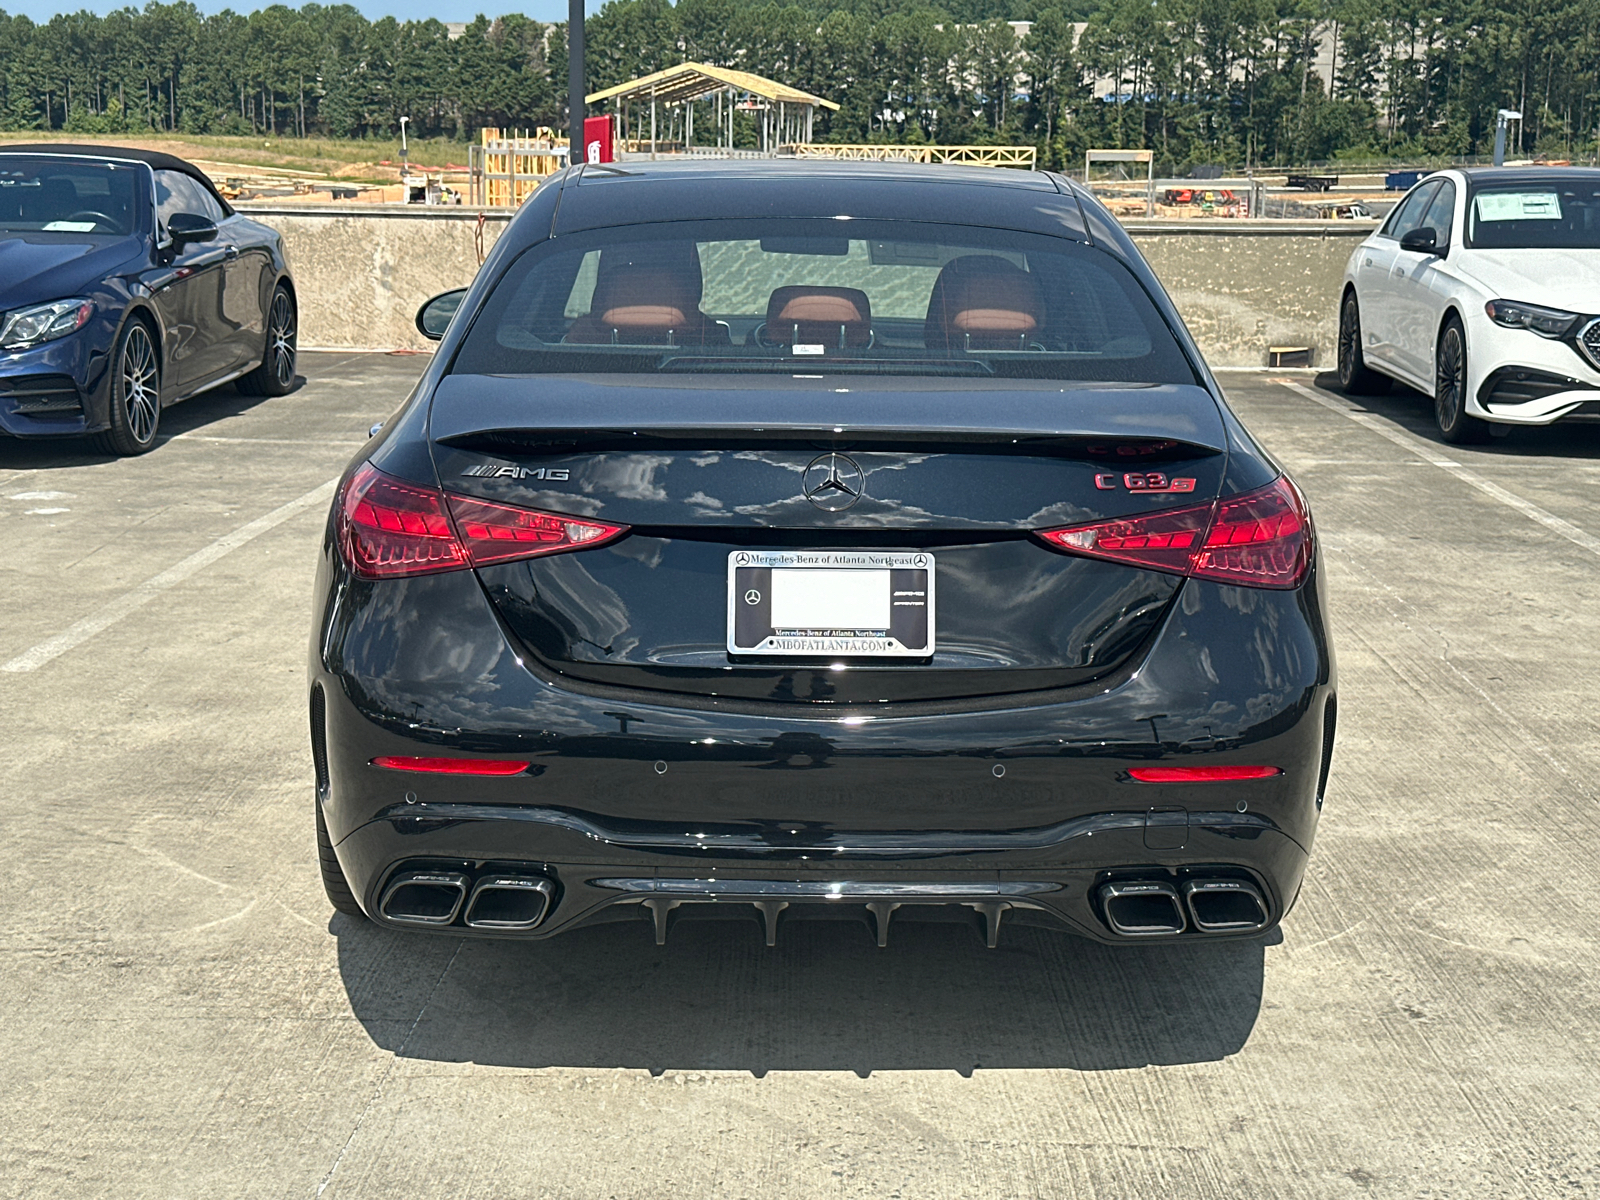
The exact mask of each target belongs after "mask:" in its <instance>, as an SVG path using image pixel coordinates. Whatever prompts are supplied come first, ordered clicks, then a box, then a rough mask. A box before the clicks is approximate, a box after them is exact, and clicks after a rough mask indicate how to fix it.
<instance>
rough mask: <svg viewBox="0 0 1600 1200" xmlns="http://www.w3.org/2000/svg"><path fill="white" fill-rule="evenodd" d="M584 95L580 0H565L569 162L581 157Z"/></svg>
mask: <svg viewBox="0 0 1600 1200" xmlns="http://www.w3.org/2000/svg"><path fill="white" fill-rule="evenodd" d="M586 95H588V93H587V92H586V91H585V90H584V87H583V0H567V116H568V121H569V123H570V124H571V126H572V148H571V149H570V150H569V151H568V152H567V164H568V165H569V166H575V165H576V164H578V163H581V162H582V161H583V160H584V146H583V115H584V113H585V112H587V111H588V104H587V102H586V101H585V100H584V97H585V96H586Z"/></svg>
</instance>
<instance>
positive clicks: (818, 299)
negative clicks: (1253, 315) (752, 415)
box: [452, 220, 1195, 383]
mask: <svg viewBox="0 0 1600 1200" xmlns="http://www.w3.org/2000/svg"><path fill="white" fill-rule="evenodd" d="M452 370H453V371H455V372H457V373H465V374H541V373H552V372H554V373H572V372H579V373H589V372H606V373H613V372H623V373H627V372H640V373H652V372H677V371H691V372H693V371H702V372H704V371H710V372H719V373H722V372H749V373H762V372H783V373H789V374H806V373H811V372H849V373H855V374H861V373H867V374H896V375H919V374H928V375H975V376H977V375H981V376H1000V377H1011V378H1030V379H1064V380H1089V381H1095V380H1098V381H1106V382H1136V383H1193V382H1195V376H1194V372H1193V370H1192V369H1191V368H1190V366H1189V364H1188V362H1187V360H1186V359H1185V357H1184V355H1183V353H1182V351H1181V350H1180V349H1179V347H1178V344H1177V341H1176V339H1175V338H1174V337H1173V335H1172V332H1171V330H1170V329H1168V328H1167V326H1166V324H1165V322H1164V321H1163V320H1162V319H1161V316H1160V314H1159V313H1158V312H1157V311H1156V308H1155V305H1154V304H1153V303H1152V302H1151V300H1150V298H1149V296H1147V295H1146V294H1145V293H1144V291H1143V289H1142V288H1141V287H1140V286H1139V284H1138V282H1137V280H1135V279H1134V277H1133V275H1132V274H1131V273H1130V272H1129V271H1128V270H1127V269H1126V268H1125V267H1123V266H1122V265H1121V264H1120V263H1119V262H1118V261H1117V260H1116V259H1114V258H1112V257H1111V256H1110V255H1108V254H1105V253H1103V252H1102V251H1098V250H1095V249H1092V248H1090V247H1086V246H1082V245H1079V244H1077V243H1075V242H1070V241H1066V240H1064V239H1060V238H1050V237H1040V236H1034V235H1029V234H1020V233H1010V232H1004V231H995V230H986V229H974V228H963V227H952V226H948V225H918V224H909V223H897V222H868V221H795V220H783V221H765V222H762V221H746V222H728V221H722V222H715V223H704V224H702V223H687V222H686V223H676V224H671V225H657V226H634V227H629V228H626V229H617V230H606V231H598V232H593V233H588V234H576V235H571V236H565V237H561V238H557V239H554V240H552V241H549V242H545V243H542V244H540V245H538V246H535V247H532V248H531V249H529V250H528V251H526V252H525V253H524V254H522V255H521V257H519V258H518V259H517V260H516V261H515V262H514V263H513V264H512V265H511V267H510V269H509V270H507V272H506V273H505V275H504V276H503V277H502V278H501V280H500V282H499V283H498V285H497V286H496V287H495V289H494V291H493V293H492V294H491V295H490V297H489V300H488V302H487V304H486V305H485V306H484V310H483V312H482V313H481V314H480V315H479V316H478V317H477V319H476V320H475V321H474V323H473V326H472V329H471V331H470V332H469V333H468V335H467V338H466V340H465V342H464V344H463V346H462V349H461V351H460V353H459V355H458V356H457V358H456V361H455V363H454V364H453V367H452Z"/></svg>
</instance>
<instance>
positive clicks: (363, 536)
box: [339, 463, 628, 579]
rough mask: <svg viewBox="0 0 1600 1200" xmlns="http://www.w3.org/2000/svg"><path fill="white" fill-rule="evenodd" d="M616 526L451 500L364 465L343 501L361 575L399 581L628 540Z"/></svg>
mask: <svg viewBox="0 0 1600 1200" xmlns="http://www.w3.org/2000/svg"><path fill="white" fill-rule="evenodd" d="M627 531H628V527H627V526H626V525H611V524H607V523H606V522H603V521H591V520H588V519H586V518H583V517H572V516H566V515H564V514H561V513H545V512H539V511H537V510H535V509H530V508H515V507H513V506H511V505H509V504H491V503H489V502H488V501H485V500H475V499H472V498H470V497H467V496H456V495H447V494H446V493H445V492H443V491H440V490H439V489H438V488H429V487H421V486H419V485H417V484H414V483H405V482H403V481H402V480H399V479H395V478H393V477H392V476H389V475H385V474H384V473H383V472H382V471H380V470H378V469H377V468H376V467H374V466H373V465H372V464H371V463H363V464H362V465H361V467H360V468H359V469H358V470H357V471H356V473H355V474H354V475H352V476H351V477H350V478H349V480H348V481H346V483H345V486H344V492H343V494H342V496H341V498H340V501H339V544H340V547H341V548H342V550H343V552H344V556H345V560H346V561H347V562H349V564H350V565H351V567H352V568H353V569H354V570H355V572H356V574H357V575H360V576H362V577H364V578H366V579H393V578H399V577H403V576H407V575H428V574H432V573H434V572H437V571H461V570H465V569H467V568H468V567H484V566H489V565H491V564H493V563H502V562H510V561H512V560H513V559H519V558H534V557H536V556H538V555H541V554H556V553H559V552H560V551H563V550H578V549H583V548H587V547H590V546H598V545H602V544H604V543H605V542H609V541H612V540H613V539H615V538H618V537H621V536H622V535H623V534H624V533H626V532H627Z"/></svg>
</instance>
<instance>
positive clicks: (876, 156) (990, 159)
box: [782, 142, 1039, 171]
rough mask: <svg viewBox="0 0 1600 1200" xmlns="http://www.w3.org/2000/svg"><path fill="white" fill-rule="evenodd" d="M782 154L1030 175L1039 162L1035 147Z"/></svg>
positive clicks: (796, 149)
mask: <svg viewBox="0 0 1600 1200" xmlns="http://www.w3.org/2000/svg"><path fill="white" fill-rule="evenodd" d="M782 149H783V150H784V151H786V152H788V153H790V154H793V155H794V157H795V158H846V159H854V160H857V161H861V162H906V163H949V164H955V165H966V166H973V167H1020V168H1022V169H1023V170H1025V171H1031V170H1033V168H1034V165H1035V163H1037V161H1038V158H1039V151H1038V149H1037V148H1036V147H1034V146H879V145H869V144H866V143H859V144H847V143H840V144H837V145H834V144H831V143H828V142H801V143H799V144H797V145H793V146H786V147H783V148H782Z"/></svg>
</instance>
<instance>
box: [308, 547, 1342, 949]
mask: <svg viewBox="0 0 1600 1200" xmlns="http://www.w3.org/2000/svg"><path fill="white" fill-rule="evenodd" d="M321 583H322V589H321V592H320V594H321V595H322V596H323V597H324V606H323V611H322V614H321V616H320V618H319V622H318V626H317V631H316V639H315V642H314V644H313V655H312V664H311V682H312V688H313V703H312V709H313V742H314V748H315V749H316V750H317V754H316V758H317V761H318V763H319V770H318V773H319V778H318V788H319V803H321V804H322V805H323V811H324V814H325V817H326V820H327V824H328V827H329V829H330V833H331V836H332V839H333V841H334V843H335V851H336V854H337V856H338V858H339V861H340V864H341V866H342V867H343V869H344V871H345V874H346V877H347V879H348V881H349V883H350V885H351V888H352V890H353V891H354V892H355V894H356V896H357V897H358V899H359V901H360V903H361V904H362V907H363V908H364V910H365V911H366V912H367V913H368V914H369V915H370V916H373V917H374V919H377V920H380V921H385V922H386V923H391V924H402V925H406V924H410V925H411V927H418V928H432V929H437V930H440V931H446V932H453V933H460V934H473V933H485V934H488V933H493V934H497V935H500V936H525V937H547V936H550V935H552V934H555V933H558V932H561V931H562V930H565V929H569V928H571V927H573V926H574V925H577V924H581V923H584V922H587V921H591V920H596V919H607V918H609V917H614V916H618V915H633V916H635V917H637V918H638V919H641V920H644V919H650V920H653V921H657V922H658V932H663V933H664V931H665V925H664V922H665V921H666V920H667V919H668V917H667V916H666V915H664V914H679V915H681V912H682V911H687V910H689V909H690V908H696V909H698V908H699V906H716V905H723V906H728V905H733V906H735V908H736V909H737V910H738V911H741V912H745V913H751V912H760V913H762V914H763V915H766V916H769V917H773V916H774V914H775V913H776V912H777V911H779V909H780V908H781V909H782V911H783V912H784V913H785V918H784V919H789V918H790V917H792V916H794V915H797V914H798V913H799V912H800V911H801V910H802V909H820V910H827V909H840V908H853V909H855V910H857V911H862V912H870V913H873V914H874V919H880V917H881V914H883V913H886V912H888V911H900V912H902V913H904V912H905V909H904V908H902V909H899V910H894V909H886V908H885V907H884V906H886V905H895V904H900V905H904V906H914V905H923V904H938V905H944V906H947V907H953V908H955V909H966V910H969V911H970V913H972V914H975V915H974V919H975V920H977V919H982V920H983V921H985V922H987V921H989V920H991V919H997V916H996V914H997V913H999V912H1018V913H1020V912H1026V913H1028V914H1029V915H1032V916H1042V917H1044V918H1047V919H1049V920H1051V921H1053V922H1056V923H1059V924H1060V925H1062V926H1063V927H1065V928H1068V929H1071V930H1073V931H1075V932H1078V933H1081V934H1084V935H1086V936H1090V937H1095V938H1099V939H1101V940H1106V941H1115V940H1120V939H1119V937H1118V935H1116V934H1114V933H1113V932H1112V929H1111V928H1110V926H1109V925H1108V924H1107V922H1106V920H1105V913H1104V905H1103V897H1102V889H1103V887H1104V885H1105V884H1107V883H1108V882H1116V881H1119V880H1120V881H1143V882H1149V883H1154V884H1161V885H1163V886H1166V887H1169V888H1171V889H1173V890H1174V892H1175V893H1176V892H1177V891H1181V889H1182V885H1183V884H1184V883H1185V881H1192V880H1201V879H1233V880H1237V881H1240V882H1241V883H1242V884H1244V885H1248V886H1250V887H1253V888H1255V889H1256V890H1257V891H1258V892H1259V894H1260V895H1261V897H1262V904H1263V907H1264V909H1265V912H1264V914H1263V920H1262V921H1261V922H1259V924H1258V926H1257V927H1256V928H1254V929H1252V930H1251V931H1250V932H1259V930H1260V928H1264V927H1267V926H1270V925H1271V924H1273V923H1275V922H1276V921H1278V920H1279V919H1281V917H1282V916H1283V914H1284V913H1285V912H1286V911H1287V909H1288V908H1289V906H1290V905H1291V904H1292V903H1293V901H1294V897H1295V895H1296V893H1297V892H1298V889H1299V884H1300V879H1301V876H1302V873H1303V871H1304V867H1305V862H1306V856H1307V854H1308V852H1309V850H1310V848H1311V844H1312V840H1313V838H1314V835H1315V829H1316V823H1317V818H1318V813H1319V810H1320V807H1321V791H1322V788H1323V786H1324V784H1325V776H1326V770H1327V763H1328V753H1327V752H1328V750H1329V748H1330V747H1331V739H1332V737H1333V705H1332V700H1333V695H1334V668H1333V658H1332V652H1331V648H1330V646H1329V644H1328V640H1327V637H1326V633H1325V629H1324V623H1323V619H1322V605H1321V600H1320V596H1319V594H1318V585H1317V572H1316V571H1315V570H1314V571H1313V574H1312V576H1311V578H1310V580H1309V581H1308V582H1307V584H1306V585H1305V586H1304V587H1302V588H1301V589H1299V590H1298V591H1293V592H1269V591H1261V590H1252V589H1242V588H1232V587H1225V586H1222V585H1217V584H1208V583H1203V582H1198V581H1193V580H1191V581H1189V582H1187V583H1185V585H1184V587H1183V590H1182V591H1181V592H1180V594H1179V597H1178V599H1177V600H1176V602H1175V603H1174V605H1173V606H1172V609H1171V611H1170V612H1169V613H1168V615H1167V617H1166V619H1165V622H1164V624H1163V627H1162V629H1161V631H1160V632H1159V634H1158V635H1157V637H1156V638H1155V640H1154V642H1153V644H1152V645H1151V646H1150V647H1149V648H1148V649H1147V651H1146V652H1145V653H1144V654H1143V655H1142V656H1141V658H1140V661H1139V662H1138V663H1137V664H1134V665H1132V666H1130V667H1128V668H1126V669H1125V670H1124V671H1123V672H1122V673H1121V674H1119V675H1118V676H1115V677H1113V678H1109V679H1106V680H1102V681H1101V682H1100V683H1099V684H1097V685H1093V686H1089V687H1086V688H1083V689H1078V690H1076V691H1074V692H1072V693H1054V694H1051V693H1040V694H1033V695H1029V696H1026V697H1014V698H1011V700H1010V701H1009V702H1008V703H1007V704H1005V705H996V704H995V703H993V702H988V703H986V704H985V705H984V706H983V707H982V708H981V709H976V710H975V709H974V708H972V707H963V704H962V703H961V702H959V701H957V702H941V703H940V704H937V705H919V706H903V705H898V704H897V705H889V706H880V707H879V708H877V709H874V710H871V711H860V710H856V709H844V708H842V707H840V706H834V707H823V706H800V705H778V704H767V705H761V704H745V705H720V704H718V703H716V702H714V701H710V700H708V702H707V703H706V704H704V705H701V706H699V707H695V708H688V707H683V706H682V705H681V704H680V703H676V702H675V703H665V702H664V700H665V699H666V698H665V697H662V696H659V695H652V694H649V693H645V692H642V691H635V692H631V693H628V694H622V693H620V692H617V691H608V690H605V689H599V688H594V687H586V688H583V689H582V690H580V689H579V688H578V687H577V686H575V685H572V684H570V683H569V682H567V681H564V680H561V679H559V678H556V679H546V678H541V677H540V676H538V675H536V674H534V672H533V671H532V670H530V669H529V667H528V666H526V665H525V664H524V663H523V662H522V661H520V660H519V658H518V655H517V651H516V649H515V647H514V646H513V645H512V644H511V643H510V642H509V641H508V640H507V639H506V637H505V634H504V633H503V631H502V629H501V627H500V625H499V624H498V622H497V621H496V619H495V616H494V614H493V612H492V610H491V608H490V606H489V604H488V602H487V599H486V598H485V597H484V595H483V593H482V590H481V588H480V587H479V585H478V583H477V581H476V579H475V578H474V577H473V576H472V575H471V574H468V573H454V574H446V575H436V576H426V577H420V578H415V579H408V580H396V581H388V582H384V583H382V584H373V583H367V582H362V581H357V580H354V579H351V578H348V577H346V576H344V574H343V568H342V567H341V566H340V565H339V564H337V563H336V562H335V561H333V560H332V559H331V557H329V556H327V554H326V552H325V559H324V563H323V568H322V576H321ZM446 614H447V615H448V625H446V624H444V622H443V621H442V620H436V618H440V617H442V616H444V615H446ZM446 628H448V636H445V635H444V634H443V633H442V630H444V629H446ZM408 754H409V755H425V754H464V755H479V756H484V757H499V758H516V759H519V760H527V761H528V762H530V763H531V764H532V765H531V766H530V768H529V770H528V771H526V772H524V773H522V774H518V775H514V776H510V777H503V778H493V777H464V776H440V775H424V774H416V773H411V772H406V771H391V770H386V769H382V768H379V767H376V766H373V765H371V763H372V760H373V759H375V758H377V757H379V756H383V755H408ZM1152 762H1162V763H1165V764H1170V763H1174V762H1177V763H1181V764H1185V765H1190V764H1206V765H1210V764H1244V763H1265V764H1270V765H1274V766H1277V767H1280V768H1281V770H1282V774H1280V775H1277V776H1274V777H1271V778H1266V779H1253V780H1247V781H1242V782H1234V783H1199V784H1196V783H1184V784H1141V783H1137V782H1134V781H1133V780H1132V779H1131V778H1130V777H1129V775H1128V769H1129V768H1130V767H1136V766H1142V765H1148V764H1150V763H1152ZM410 871H431V872H436V873H439V874H441V875H447V876H450V877H452V878H453V879H459V880H460V882H459V883H452V884H450V885H449V886H450V887H454V888H460V889H462V893H461V894H462V898H463V900H464V899H465V898H466V897H467V896H468V895H470V893H471V892H472V889H474V888H476V887H477V886H478V884H479V883H481V882H482V881H483V880H484V879H486V878H488V877H490V876H499V875H506V876H517V875H521V876H523V877H526V878H528V879H533V880H539V879H543V880H548V881H549V882H550V887H549V889H548V890H549V892H550V893H551V903H550V904H549V906H548V911H547V912H544V913H543V914H542V915H541V918H540V919H539V920H538V921H537V922H536V923H535V924H533V925H531V926H529V927H527V928H522V929H515V930H507V929H504V928H498V929H477V930H475V929H473V928H470V927H469V926H467V925H466V924H465V923H464V921H463V919H462V917H463V915H464V914H462V913H457V914H455V915H454V916H453V918H452V919H451V920H450V921H449V922H448V923H446V924H420V925H419V924H418V923H416V922H407V921H404V920H401V921H394V920H391V919H390V918H389V917H386V916H385V913H384V908H383V902H384V899H385V896H386V894H388V892H389V891H390V889H391V888H392V886H393V884H394V882H395V880H396V879H397V878H398V877H399V875H398V873H401V872H410ZM952 889H954V890H952ZM897 897H898V899H897ZM1175 903H1176V902H1175ZM774 906H778V907H776V908H775V907H774ZM873 906H877V907H876V908H874V907H873ZM702 911H704V910H702ZM1179 911H1180V912H1181V911H1183V910H1182V906H1181V905H1179ZM774 919H775V918H774ZM881 919H883V920H887V918H886V917H882V918H881ZM1172 932H1173V935H1174V936H1227V932H1226V931H1224V932H1222V933H1209V934H1208V933H1203V932H1201V931H1200V930H1198V929H1197V928H1195V926H1194V923H1193V922H1192V921H1186V922H1185V924H1184V927H1183V929H1182V930H1174V931H1172Z"/></svg>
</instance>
